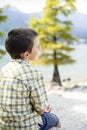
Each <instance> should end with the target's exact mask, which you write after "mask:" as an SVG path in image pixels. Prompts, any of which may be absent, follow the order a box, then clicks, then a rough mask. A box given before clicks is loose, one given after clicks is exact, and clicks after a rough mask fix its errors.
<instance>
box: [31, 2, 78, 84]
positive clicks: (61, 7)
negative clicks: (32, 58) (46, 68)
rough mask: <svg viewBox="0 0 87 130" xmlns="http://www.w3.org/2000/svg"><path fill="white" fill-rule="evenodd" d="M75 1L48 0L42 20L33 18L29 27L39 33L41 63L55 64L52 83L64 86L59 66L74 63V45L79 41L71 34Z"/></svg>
mask: <svg viewBox="0 0 87 130" xmlns="http://www.w3.org/2000/svg"><path fill="white" fill-rule="evenodd" d="M74 2H75V0H46V6H45V7H44V9H43V14H42V18H41V19H38V18H35V17H33V18H32V19H31V21H30V22H29V25H30V26H31V27H33V28H34V29H36V30H37V31H38V32H39V37H40V42H41V46H42V48H43V52H42V55H41V56H40V59H39V63H44V64H46V65H49V64H53V66H54V72H53V78H52V81H53V82H56V83H58V84H59V85H60V86H62V83H61V79H60V74H59V70H58V66H59V65H61V64H69V63H73V62H74V61H75V60H74V59H72V57H71V56H70V52H71V51H73V50H74V48H73V47H71V45H72V43H73V42H74V41H76V40H77V38H76V37H74V36H73V35H72V34H71V33H70V32H71V30H72V27H73V24H72V21H71V20H69V15H70V14H71V13H73V11H75V9H76V8H75V5H74Z"/></svg>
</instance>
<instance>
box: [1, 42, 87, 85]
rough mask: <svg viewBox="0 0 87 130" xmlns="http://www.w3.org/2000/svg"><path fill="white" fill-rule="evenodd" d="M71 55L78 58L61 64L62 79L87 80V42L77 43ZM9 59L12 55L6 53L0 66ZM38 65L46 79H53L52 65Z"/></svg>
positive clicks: (72, 80)
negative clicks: (69, 62) (66, 63)
mask: <svg viewBox="0 0 87 130" xmlns="http://www.w3.org/2000/svg"><path fill="white" fill-rule="evenodd" d="M0 48H3V46H0ZM71 55H72V57H73V58H74V59H75V60H76V63H74V64H69V65H61V66H59V72H60V76H61V79H62V80H63V79H67V78H70V79H71V82H80V81H81V82H85V81H87V44H79V45H75V51H73V52H72V53H71ZM9 60H10V57H9V56H8V55H5V56H4V57H3V58H2V59H0V67H2V66H4V65H5V64H6V63H8V62H9ZM36 67H37V68H39V70H41V71H42V73H43V75H44V77H45V80H46V81H50V80H51V79H52V74H53V66H52V65H50V66H36Z"/></svg>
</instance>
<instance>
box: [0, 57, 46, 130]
mask: <svg viewBox="0 0 87 130" xmlns="http://www.w3.org/2000/svg"><path fill="white" fill-rule="evenodd" d="M46 101H47V95H46V90H45V86H44V82H43V77H42V74H41V73H40V72H39V71H38V70H37V69H35V68H34V67H32V66H30V64H29V62H28V61H27V60H24V59H16V60H14V59H12V60H11V61H10V62H9V63H8V64H7V65H6V66H4V67H3V68H2V69H1V70H0V130H39V126H38V123H42V120H41V116H39V115H38V114H37V112H36V111H40V110H42V109H44V108H45V106H46Z"/></svg>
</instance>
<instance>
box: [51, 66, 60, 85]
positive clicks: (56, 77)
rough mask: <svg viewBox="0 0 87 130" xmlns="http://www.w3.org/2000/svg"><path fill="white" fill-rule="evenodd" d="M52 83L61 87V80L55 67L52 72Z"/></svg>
mask: <svg viewBox="0 0 87 130" xmlns="http://www.w3.org/2000/svg"><path fill="white" fill-rule="evenodd" d="M52 81H53V82H56V83H58V84H59V85H60V86H62V83H61V79H60V74H59V70H58V67H57V65H54V72H53V79H52Z"/></svg>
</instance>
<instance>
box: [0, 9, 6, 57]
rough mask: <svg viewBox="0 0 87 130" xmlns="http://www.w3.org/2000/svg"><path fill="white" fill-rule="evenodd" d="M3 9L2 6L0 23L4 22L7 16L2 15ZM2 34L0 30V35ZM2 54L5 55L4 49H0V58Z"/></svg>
mask: <svg viewBox="0 0 87 130" xmlns="http://www.w3.org/2000/svg"><path fill="white" fill-rule="evenodd" d="M3 9H4V8H0V23H1V22H5V21H6V19H7V16H5V15H2V12H3ZM2 35H3V32H2V31H1V30H0V36H2ZM2 55H5V51H3V50H1V49H0V58H1V57H2Z"/></svg>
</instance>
